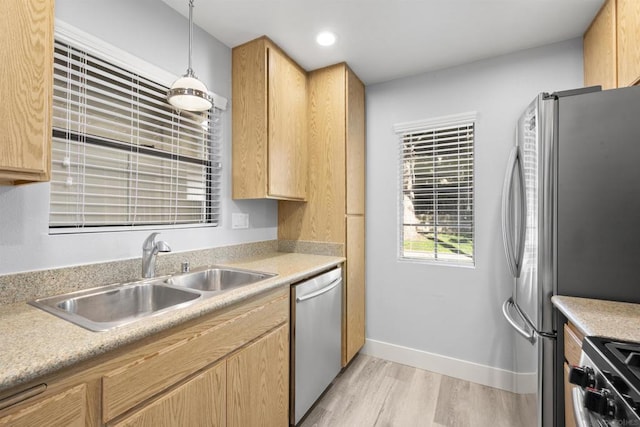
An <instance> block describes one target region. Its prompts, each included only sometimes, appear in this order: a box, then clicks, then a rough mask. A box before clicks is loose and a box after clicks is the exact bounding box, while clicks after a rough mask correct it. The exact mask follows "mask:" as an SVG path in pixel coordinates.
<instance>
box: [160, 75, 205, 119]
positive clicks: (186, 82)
mask: <svg viewBox="0 0 640 427" xmlns="http://www.w3.org/2000/svg"><path fill="white" fill-rule="evenodd" d="M167 99H168V101H169V104H171V105H173V106H174V107H176V108H177V109H178V110H187V111H206V110H209V109H210V108H211V107H212V106H213V102H212V100H211V97H210V96H209V91H208V90H207V87H206V86H205V85H204V83H202V82H201V81H200V80H198V79H197V78H196V77H195V76H193V75H189V74H188V73H187V74H186V75H184V76H182V77H180V78H179V79H177V80H176V81H175V82H173V84H172V85H171V89H169V92H168V94H167Z"/></svg>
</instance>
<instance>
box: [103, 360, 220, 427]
mask: <svg viewBox="0 0 640 427" xmlns="http://www.w3.org/2000/svg"><path fill="white" fill-rule="evenodd" d="M226 366H227V365H226V363H225V362H220V363H218V364H217V365H215V366H213V367H212V368H209V369H207V370H206V371H204V372H203V373H201V374H200V375H198V376H196V377H195V378H192V379H191V380H189V381H188V382H187V383H185V384H182V385H181V386H180V387H178V388H176V389H175V390H173V391H171V392H169V393H167V394H165V395H163V396H162V397H161V398H160V399H158V400H156V401H154V402H153V403H150V404H149V405H147V406H145V407H144V408H143V409H141V410H140V411H138V412H136V413H135V414H133V415H131V416H130V417H127V418H126V419H125V420H123V421H121V422H119V423H116V424H114V425H113V427H145V426H149V427H165V426H166V427H172V426H178V425H184V426H205V425H206V426H210V427H217V426H219V427H223V426H224V425H225V423H226V418H227V413H226V405H227V404H226V400H225V399H226V387H227V386H226V381H227V371H226Z"/></svg>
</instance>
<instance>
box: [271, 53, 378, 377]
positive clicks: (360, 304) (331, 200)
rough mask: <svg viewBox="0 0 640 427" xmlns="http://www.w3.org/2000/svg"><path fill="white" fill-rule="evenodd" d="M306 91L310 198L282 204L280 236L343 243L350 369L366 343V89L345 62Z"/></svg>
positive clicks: (314, 76)
mask: <svg viewBox="0 0 640 427" xmlns="http://www.w3.org/2000/svg"><path fill="white" fill-rule="evenodd" d="M308 88H309V92H308V94H309V101H308V102H309V106H308V116H309V123H308V142H309V145H308V149H309V177H308V179H309V181H308V182H309V194H308V197H307V203H295V202H280V203H279V205H278V238H279V239H284V240H306V241H316V242H330V243H341V244H343V245H345V254H346V257H347V262H346V274H345V279H346V280H345V286H344V294H343V297H344V302H343V305H344V313H343V319H344V327H343V352H342V362H343V364H344V365H346V363H348V362H349V361H350V360H351V359H352V358H353V356H354V355H355V354H356V353H357V352H358V351H359V350H360V348H361V347H362V346H363V345H364V339H365V331H364V327H365V325H364V319H365V305H364V293H365V292H364V290H365V267H364V257H365V252H364V228H365V227H364V224H365V217H364V214H365V89H364V85H363V84H362V82H361V81H360V80H359V79H358V77H357V76H356V75H355V74H354V73H353V71H351V70H350V69H349V68H348V67H347V65H346V64H337V65H333V66H330V67H327V68H322V69H319V70H315V71H311V72H309V75H308Z"/></svg>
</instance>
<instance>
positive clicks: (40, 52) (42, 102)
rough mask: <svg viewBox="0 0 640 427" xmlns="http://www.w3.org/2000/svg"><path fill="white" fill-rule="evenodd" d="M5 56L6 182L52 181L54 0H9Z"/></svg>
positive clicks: (1, 171) (2, 130)
mask: <svg viewBox="0 0 640 427" xmlns="http://www.w3.org/2000/svg"><path fill="white" fill-rule="evenodd" d="M0 51H1V53H2V61H3V64H2V67H0V93H2V102H1V103H0V183H13V182H25V181H47V180H49V171H50V155H51V153H50V151H51V96H52V85H53V77H52V72H53V0H3V1H2V14H1V17H0Z"/></svg>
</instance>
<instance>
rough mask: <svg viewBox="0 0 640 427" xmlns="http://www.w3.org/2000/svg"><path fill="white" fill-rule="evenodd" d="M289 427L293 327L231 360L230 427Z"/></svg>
mask: <svg viewBox="0 0 640 427" xmlns="http://www.w3.org/2000/svg"><path fill="white" fill-rule="evenodd" d="M288 424H289V326H288V325H283V326H281V327H279V328H278V329H276V330H275V331H273V332H271V333H269V334H268V335H266V336H265V337H263V338H261V339H259V340H258V341H256V342H254V343H253V344H251V345H249V346H247V347H246V348H243V349H242V350H240V351H238V352H237V353H236V354H235V355H233V356H231V357H229V359H227V426H229V427H233V426H237V427H244V426H286V425H288Z"/></svg>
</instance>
